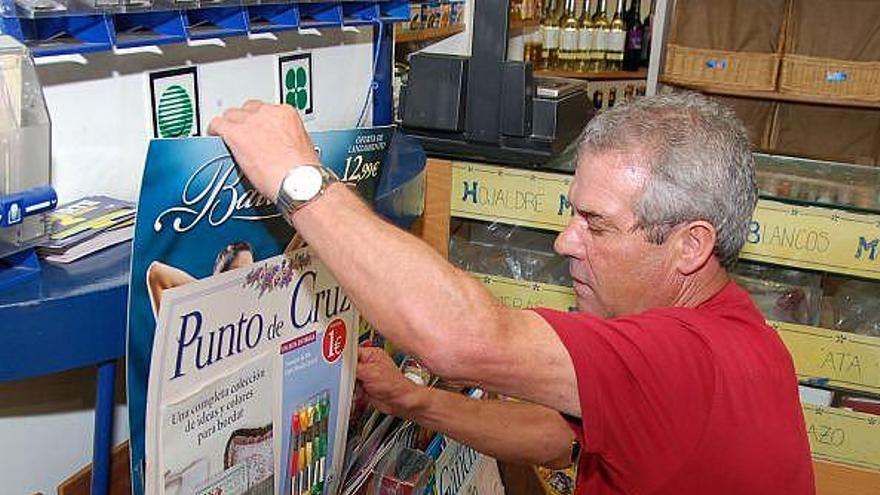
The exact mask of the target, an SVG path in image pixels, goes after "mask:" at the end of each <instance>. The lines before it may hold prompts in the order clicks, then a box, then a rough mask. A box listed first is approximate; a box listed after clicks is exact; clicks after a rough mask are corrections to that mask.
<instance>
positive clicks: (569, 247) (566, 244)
mask: <svg viewBox="0 0 880 495" xmlns="http://www.w3.org/2000/svg"><path fill="white" fill-rule="evenodd" d="M574 223H575V219H571V220H569V222H568V225H566V226H565V229H563V230H562V232H560V233H559V235H557V236H556V240H555V241H554V242H553V250H554V251H556V252H557V253H559V254H560V255H562V256H570V257H576V258H577V257H580V254H581V253H582V251H583V243H581V241H580V238H579V236H578V235H577V231H576V228H575V225H574Z"/></svg>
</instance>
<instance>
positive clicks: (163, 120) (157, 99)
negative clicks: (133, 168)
mask: <svg viewBox="0 0 880 495" xmlns="http://www.w3.org/2000/svg"><path fill="white" fill-rule="evenodd" d="M150 97H151V100H152V101H151V108H152V114H153V137H157V138H182V137H190V136H198V135H199V133H200V128H199V91H198V77H197V72H196V68H195V67H184V68H181V69H172V70H165V71H159V72H152V73H150Z"/></svg>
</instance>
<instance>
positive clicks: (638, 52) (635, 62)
mask: <svg viewBox="0 0 880 495" xmlns="http://www.w3.org/2000/svg"><path fill="white" fill-rule="evenodd" d="M626 22H627V27H626V49H625V50H624V52H623V70H638V68H639V64H640V63H641V58H642V41H644V35H645V30H644V29H645V28H644V25H643V24H642V5H641V1H640V0H632V2H631V3H630V4H629V10H628V11H627V15H626Z"/></svg>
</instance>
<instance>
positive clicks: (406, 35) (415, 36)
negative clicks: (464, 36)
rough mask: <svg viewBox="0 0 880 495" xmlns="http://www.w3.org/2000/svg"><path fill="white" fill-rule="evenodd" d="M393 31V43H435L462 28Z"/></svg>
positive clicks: (460, 30) (462, 27)
mask: <svg viewBox="0 0 880 495" xmlns="http://www.w3.org/2000/svg"><path fill="white" fill-rule="evenodd" d="M395 29H396V30H395V31H394V42H395V43H418V42H423V41H437V40H441V39H443V38H448V37H450V36H452V35H455V34H458V33H461V32H462V31H464V26H463V25H459V26H447V27H442V28H437V29H420V30H418V31H400V30H399V29H397V28H395Z"/></svg>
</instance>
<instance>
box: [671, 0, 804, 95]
mask: <svg viewBox="0 0 880 495" xmlns="http://www.w3.org/2000/svg"><path fill="white" fill-rule="evenodd" d="M789 1H790V0H677V1H676V2H675V7H674V9H675V10H674V12H673V15H672V23H671V25H670V29H669V39H668V43H667V45H666V60H665V62H664V68H663V81H664V82H668V83H671V84H681V85H688V86H697V87H700V86H703V87H712V88H714V89H731V90H751V91H774V90H776V82H777V76H778V74H779V64H780V60H781V59H782V48H783V41H784V39H785V25H786V12H787V11H788V9H789V4H788V2H789Z"/></svg>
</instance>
